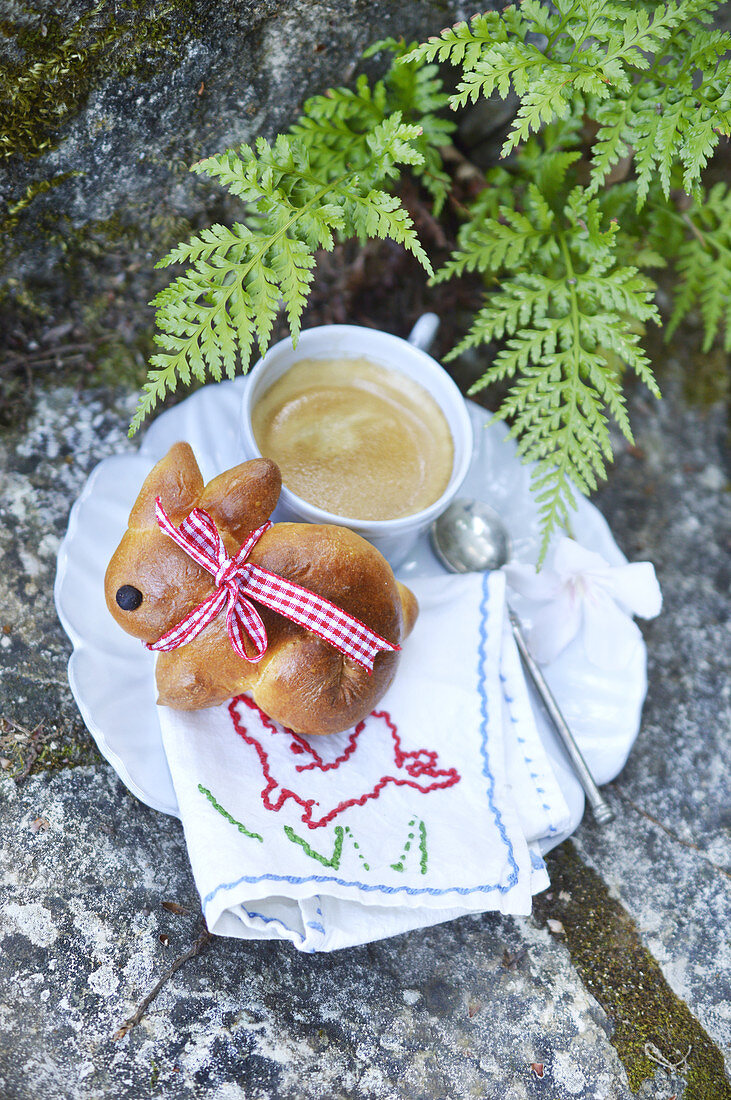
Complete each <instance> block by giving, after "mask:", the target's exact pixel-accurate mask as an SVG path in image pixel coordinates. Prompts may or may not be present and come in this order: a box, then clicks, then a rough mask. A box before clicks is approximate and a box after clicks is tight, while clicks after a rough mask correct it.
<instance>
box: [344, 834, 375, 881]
mask: <svg viewBox="0 0 731 1100" xmlns="http://www.w3.org/2000/svg"><path fill="white" fill-rule="evenodd" d="M345 832H346V833H347V834H348V836H349V837H350V839H351V840H352V842H353V847H354V848H355V850H356V852H357V853H358V859H359V860H360V861H361V863H362V864H363V870H364V871H370V869H371V868H370V865H369V864H368V863H366V859H365V856H364V855H363V853H362V852H361V850H360V844H359V843H358V841H357V840H356V839H355V837H354V836H353V833H352V831H351V828H350V826H349V825H346V826H345Z"/></svg>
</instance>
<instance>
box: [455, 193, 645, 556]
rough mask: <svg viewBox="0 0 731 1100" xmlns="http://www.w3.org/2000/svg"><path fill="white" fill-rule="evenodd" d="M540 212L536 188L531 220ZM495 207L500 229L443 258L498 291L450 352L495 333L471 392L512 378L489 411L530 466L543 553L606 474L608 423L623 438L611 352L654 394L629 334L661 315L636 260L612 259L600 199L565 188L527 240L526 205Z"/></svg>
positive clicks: (626, 429) (612, 237) (612, 240)
mask: <svg viewBox="0 0 731 1100" xmlns="http://www.w3.org/2000/svg"><path fill="white" fill-rule="evenodd" d="M539 209H540V204H537V203H536V202H535V197H534V206H533V216H534V217H537V211H538V210H539ZM501 213H502V215H503V222H504V224H502V223H501V224H500V226H499V228H500V232H501V234H502V237H501V238H497V237H496V225H495V224H494V223H492V222H487V223H485V225H484V227H483V233H482V235H479V234H478V233H477V232H476V230H475V229H474V228H473V230H472V232H471V233H469V232H467V231H465V234H464V240H463V241H462V242H461V251H460V252H459V253H458V255H456V256H455V257H454V258H453V260H452V264H451V267H450V270H452V271H454V272H455V273H459V271H460V270H464V269H470V265H472V269H477V270H481V271H483V272H485V273H489V274H490V275H491V277H492V279H493V281H498V282H499V289H498V290H495V291H493V292H491V293H488V295H487V297H486V300H485V304H484V306H483V308H482V309H481V310H480V311H479V313H478V314H477V316H476V318H475V321H474V323H473V325H472V327H471V328H470V331H469V332H468V333H467V335H466V336H465V338H464V339H463V340H462V342H461V343H460V345H459V346H458V347H457V348H455V349H454V352H453V353H451V355H450V356H449V357H448V358H453V357H455V356H456V355H458V354H460V353H461V352H462V351H464V350H465V349H466V348H468V347H475V346H478V345H479V344H483V343H489V342H492V341H494V340H503V343H502V346H501V347H500V349H499V350H498V352H497V354H496V355H495V358H494V360H493V363H492V364H491V366H490V367H489V368H488V370H487V371H486V372H485V374H484V375H483V376H482V378H481V379H480V380H479V381H478V382H477V383H476V384H475V385H474V386H473V387H472V390H471V391H470V392H476V391H478V390H480V389H482V388H483V387H485V386H487V385H489V384H491V383H493V382H496V381H499V380H504V379H508V380H510V381H511V386H510V389H509V392H508V396H507V398H506V399H505V400H504V401H503V403H502V405H501V407H500V410H499V411H498V412H497V414H496V417H497V418H498V419H502V420H508V421H509V422H510V433H509V434H510V435H511V436H513V437H514V438H516V439H517V445H518V452H519V454H520V455H521V456H522V457H523V458H524V459H525V460H526V461H528V462H532V463H534V464H535V465H534V470H533V487H534V489H535V490H536V492H537V495H538V500H539V504H540V512H541V520H542V536H543V545H542V551H541V556H543V554H545V550H546V547H547V545H548V540H549V538H550V535H551V532H552V531H553V530H554V529H555V528H556V526H560V525H562V524H565V523H566V522H567V518H568V515H569V509H570V508H571V506H572V503H573V501H574V494H575V491H579V492H581V493H587V492H589V491H591V490H592V489H593V488H595V487H596V485H597V482H598V480H599V479H601V478H603V477H604V476H605V475H606V465H607V463H608V462H609V461H611V458H612V446H611V440H610V435H609V422H610V420H614V422H615V423H616V424H617V425H618V427H619V429H620V431H621V432H622V433H623V434H624V435H625V436H626V437H627V438H628V439H631V438H632V432H631V428H630V424H629V419H628V417H627V412H626V408H625V400H624V396H623V393H622V378H621V374H620V372H619V367H618V361H621V362H622V363H624V364H625V365H626V366H627V367H629V368H630V369H631V370H633V371H634V372H635V373H636V374H638V375H639V377H640V378H642V379H643V381H644V382H645V383H646V384H647V386H648V387H649V389H650V390H651V392H652V393H654V394H657V395H659V391H658V388H657V384H656V382H655V380H654V377H653V375H652V371H651V369H650V365H649V361H648V359H647V356H646V355H645V354H644V352H643V351H642V350H641V348H640V347H639V335H638V333H637V331H636V329H637V326H638V324H639V325H641V324H644V323H645V322H647V321H650V320H654V321H656V320H658V319H659V318H658V313H657V309H656V307H655V305H654V303H653V300H652V299H653V290H654V287H653V284H652V283H651V282H650V281H649V280H648V279H647V278H646V277H645V276H643V275H642V274H641V273H640V272H639V271H638V269H637V268H636V267H633V266H626V265H623V264H621V263H620V262H618V260H617V247H616V236H617V232H618V229H617V226H616V225H615V224H611V223H610V224H609V225H608V226H606V227H605V225H604V224H603V219H602V212H601V207H600V205H599V203H598V201H597V200H596V199H594V200H589V199H587V198H586V195H585V193H584V192H583V191H582V189H581V188H578V187H577V188H574V190H573V191H572V192H571V193H570V194H569V195H568V196H567V199H566V202H565V204H564V207H563V210H562V211H561V216H560V218H559V217H552V218H551V219H550V221H549V220H547V221H546V222H545V223H544V225H543V226H542V227H541V228H540V229H539V228H537V227H535V226H534V227H533V237H532V238H531V236H530V234H529V232H528V230H527V228H526V223H528V224H530V219H529V218H528V217H527V215H526V212H523V213H522V214H521V213H519V212H516V211H508V210H503V211H501ZM521 233H522V235H523V236H524V237H525V238H526V241H532V240H535V239H538V240H539V247H536V248H535V249H531V248H530V247H528V248H524V249H523V251H522V252H521V251H520V250H518V249H517V248H516V249H511V248H510V247H506V245H505V244H504V239H505V238H508V239H510V237H511V234H514V235H520V234H521ZM470 247H471V251H470ZM448 266H450V265H448Z"/></svg>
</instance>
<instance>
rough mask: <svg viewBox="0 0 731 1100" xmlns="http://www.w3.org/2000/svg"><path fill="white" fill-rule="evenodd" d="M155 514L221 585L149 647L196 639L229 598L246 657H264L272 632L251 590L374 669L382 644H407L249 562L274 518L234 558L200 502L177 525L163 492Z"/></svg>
mask: <svg viewBox="0 0 731 1100" xmlns="http://www.w3.org/2000/svg"><path fill="white" fill-rule="evenodd" d="M155 516H156V518H157V522H158V524H159V526H160V528H161V530H163V531H164V532H165V534H166V535H169V536H170V538H171V539H172V540H173V542H176V543H177V544H178V546H180V547H181V549H182V550H185V552H186V554H188V555H189V556H190V557H191V558H193V560H194V561H197V562H198V564H199V565H202V566H203V568H204V569H207V570H208V572H209V573H210V574H211V575H212V576H213V577H214V579H215V582H216V587H215V588H214V590H213V592H211V594H210V595H209V596H207V597H206V599H205V600H203V602H202V603H200V604H198V606H197V607H195V608H194V609H193V610H192V611H191V612H190V613H189V614H188V615H186V616H185V618H184V619H181V621H180V622H179V623H177V624H176V625H175V626H173V627H171V629H170V630H168V631H167V632H166V633H165V634H163V635H162V637H160V638H158V639H157V641H156V642H146V643H145V644H146V645H147V648H148V649H155V650H158V649H163V650H169V649H178V648H179V647H180V646H182V645H185V644H186V643H187V642H192V641H193V639H194V638H197V637H198V635H199V634H200V633H201V631H203V630H205V628H206V627H207V626H208V624H209V623H211V622H212V621H213V620H214V619H215V617H216V615H218V613H219V612H220V611H221V610H222V608H223V606H224V604H227V605H228V606H227V609H226V626H227V629H228V636H229V638H230V640H231V645H232V646H233V648H234V649H235V651H236V652H237V653H238V655H239V657H242V658H243V659H244V660H245V661H250V662H256V661H260V660H261V659H262V657H263V656H264V653H265V652H266V648H267V632H266V628H265V626H264V623H263V622H262V619H261V616H260V615H259V612H258V611H257V610H256V608H255V607H254V605H253V604H252V603H251V602H250V600H249V599H246V596H249V597H251V599H254V600H256V601H257V602H258V603H261V604H264V606H265V607H268V608H270V609H271V610H272V611H277V612H279V614H280V615H284V616H285V618H287V619H291V621H292V622H295V623H298V624H299V625H300V626H303V627H304V628H305V629H306V630H311V631H312V632H313V633H315V634H317V635H319V637H320V638H322V639H323V640H324V641H326V642H329V644H330V645H332V646H335V648H336V649H338V650H340V652H341V653H344V654H345V656H346V657H350V658H351V659H352V660H353V661H355V662H356V663H357V664H359V665H362V666H363V668H365V669H366V671H367V672H368V673H371V672H373V661H374V659H375V657H376V655H377V654H378V653H379V652H380V651H381V650H390V651H395V650H398V649H400V648H401V647H400V646H398V645H392V643H391V642H388V641H386V639H385V638H382V637H381V636H380V634H376V633H375V631H373V630H371V629H370V628H369V627H367V626H366V625H365V623H362V622H361V621H360V619H356V618H355V617H354V616H353V615H348V614H347V612H345V611H343V609H342V608H341V607H337V606H336V605H335V604H334V603H330V601H329V600H326V599H323V597H322V596H317V595H315V593H314V592H309V591H308V590H307V589H306V588H302V587H301V586H300V585H299V584H294V583H293V582H292V581H288V580H285V578H284V577H280V576H278V575H277V574H276V573H270V572H269V570H268V569H263V568H262V567H261V566H260V565H254V564H253V562H247V561H246V559H247V557H248V556H249V554H250V553H251V551H252V549H253V548H254V546H255V545H256V543H257V542H258V541H259V539H260V538H261V536H262V535H263V534H264V532H265V531H268V530H269V528H270V527H271V526H272V525H271V523H265V524H263V525H262V526H261V527H259V528H258V529H257V530H256V531H252V533H251V534H250V535H249V537H248V539H247V540H246V542H245V543H244V544H243V546H242V547H241V549H240V550H239V551H238V552H237V553H236V555H235V556H234V557H233V558H230V557H229V556H228V554H227V553H226V548H225V546H224V544H223V539H222V538H221V536H220V534H219V532H218V528H217V527H216V524H215V523H214V521H213V519H212V518H211V516H209V515H208V512H204V511H203V510H202V509H200V508H194V509H193V511H192V512H191V513H190V515H189V516H188V518H187V519H185V520H183V522H182V523H181V524H180V527H175V526H174V524H173V523H171V521H170V519H169V517H168V516H167V514H166V512H165V509H164V508H163V506H162V504H161V503H160V498H159V497H158V498H157V499H156V501H155ZM247 635H248V636H249V637H250V638H251V640H252V641H253V643H254V649H255V653H254V656H253V657H250V656H249V655H248V653H247V652H246V648H245V644H244V642H245V638H246V636H247Z"/></svg>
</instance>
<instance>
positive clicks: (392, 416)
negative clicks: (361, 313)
mask: <svg viewBox="0 0 731 1100" xmlns="http://www.w3.org/2000/svg"><path fill="white" fill-rule="evenodd" d="M251 427H252V431H253V434H254V438H255V440H256V444H257V447H258V449H259V452H260V453H261V454H262V455H264V456H265V457H266V458H271V459H273V460H274V461H275V462H276V463H277V465H278V466H279V468H280V470H281V472H282V481H283V483H284V485H286V486H287V488H288V489H290V490H291V491H292V492H293V493H296V494H297V496H299V497H301V498H302V499H303V500H305V501H308V502H309V503H311V504H314V505H316V506H317V507H319V508H322V509H324V510H325V511H328V512H332V513H335V514H336V515H340V516H348V517H350V518H352V519H358V520H388V519H397V518H399V517H401V516H410V515H413V514H414V513H416V512H420V511H422V510H423V509H424V508H428V507H429V505H430V504H433V503H434V502H435V501H436V500H438V499H439V498H440V497H441V495H442V494H443V493H444V491H445V489H446V488H447V485H448V484H449V481H450V478H451V476H452V468H453V465H454V443H453V440H452V434H451V431H450V429H449V425H448V424H447V420H446V417H445V416H444V413H443V412H442V410H441V409H440V408H439V406H438V405H437V403H436V401H435V400H434V398H433V397H432V396H431V394H429V393H428V392H427V390H426V389H425V388H424V387H423V386H421V385H419V383H418V382H415V381H414V380H413V379H412V378H410V377H408V376H407V375H406V374H402V373H401V372H400V371H397V370H389V369H388V368H387V367H383V366H381V365H380V364H378V363H374V362H372V361H371V360H369V359H366V358H330V359H314V358H313V359H301V360H299V361H298V362H296V363H295V364H294V365H293V366H292V367H290V368H289V370H288V371H287V372H286V373H285V374H283V375H282V376H281V377H280V378H279V379H278V380H277V381H276V382H275V383H274V384H273V385H272V386H271V387H270V388H269V389H268V390H267V391H266V392H265V393H264V394H262V396H261V397H260V398H259V399H258V401H257V402H256V404H255V405H254V408H253V410H252V412H251Z"/></svg>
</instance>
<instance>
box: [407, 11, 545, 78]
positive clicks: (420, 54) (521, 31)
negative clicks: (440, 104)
mask: <svg viewBox="0 0 731 1100" xmlns="http://www.w3.org/2000/svg"><path fill="white" fill-rule="evenodd" d="M527 29H528V28H527V27H524V24H523V21H522V19H521V17H520V14H519V13H518V11H517V9H516V8H515V5H513V4H511V5H510V6H509V7H507V8H505V9H504V10H503V12H502V15H501V14H499V13H498V12H494V11H489V12H485V13H484V14H482V15H473V17H472V18H471V19H470V21H469V23H465V22H463V23H455V24H454V26H452V27H445V29H444V30H443V31H442V32H441V34H438V35H433V36H432V37H431V38H430V39H429V40H428V41H427V42H424V43H422V44H421V45H420V46H415V47H414V48H413V49H411V50H410V51H409V52H408V53H407V54H406V55H405V56H404V58H403V60H404V62H414V61H417V62H422V61H428V62H434V61H440V62H441V61H449V62H450V63H451V64H452V65H462V66H464V67H465V68H467V69H471V68H472V67H473V66H474V64H475V62H477V61H478V60H479V59H480V57H481V56H482V53H483V51H484V50H485V48H486V47H487V46H491V45H492V44H493V43H495V42H507V40H508V34H509V33H511V34H518V35H520V36H521V37H524V36H525V33H526V31H527Z"/></svg>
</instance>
